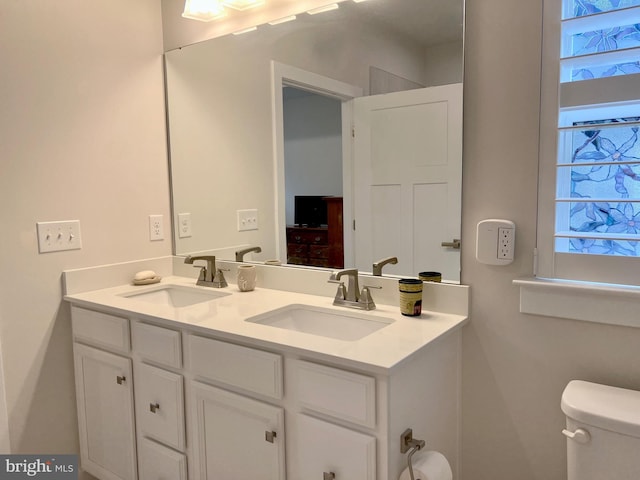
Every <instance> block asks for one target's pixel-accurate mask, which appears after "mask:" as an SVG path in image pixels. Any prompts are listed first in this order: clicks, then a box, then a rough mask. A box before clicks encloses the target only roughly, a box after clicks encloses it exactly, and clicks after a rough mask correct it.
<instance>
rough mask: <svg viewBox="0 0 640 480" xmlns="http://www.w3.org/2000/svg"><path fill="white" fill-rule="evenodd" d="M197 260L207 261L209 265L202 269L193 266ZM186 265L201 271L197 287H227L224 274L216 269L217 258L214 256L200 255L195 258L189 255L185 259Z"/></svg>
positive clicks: (198, 266)
mask: <svg viewBox="0 0 640 480" xmlns="http://www.w3.org/2000/svg"><path fill="white" fill-rule="evenodd" d="M196 260H205V261H206V262H207V265H206V266H205V267H202V266H200V265H193V262H194V261H196ZM184 263H187V264H190V265H193V266H194V267H195V268H199V269H200V276H199V277H198V281H197V282H196V285H201V286H203V287H213V288H223V287H226V286H227V281H226V280H225V278H224V273H222V270H221V269H219V268H216V257H215V256H214V255H200V256H194V257H192V256H191V255H187V257H186V258H185V259H184Z"/></svg>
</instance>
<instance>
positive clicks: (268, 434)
mask: <svg viewBox="0 0 640 480" xmlns="http://www.w3.org/2000/svg"><path fill="white" fill-rule="evenodd" d="M276 437H277V434H276V432H269V431H267V432H264V439H265V440H266V441H267V442H269V443H273V442H274V440H275V438H276Z"/></svg>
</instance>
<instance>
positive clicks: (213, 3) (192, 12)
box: [182, 0, 226, 22]
mask: <svg viewBox="0 0 640 480" xmlns="http://www.w3.org/2000/svg"><path fill="white" fill-rule="evenodd" d="M225 15H226V12H225V11H224V6H223V5H222V3H221V2H220V1H219V0H186V2H185V4H184V12H183V13H182V16H183V17H184V18H190V19H192V20H200V21H201V22H210V21H212V20H216V19H218V18H222V17H224V16H225Z"/></svg>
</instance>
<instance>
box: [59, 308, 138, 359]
mask: <svg viewBox="0 0 640 480" xmlns="http://www.w3.org/2000/svg"><path fill="white" fill-rule="evenodd" d="M71 324H72V328H73V337H74V338H75V339H76V340H80V341H85V342H89V343H93V344H96V345H100V346H103V347H107V348H113V349H116V350H119V351H121V352H128V351H129V350H130V348H131V340H130V338H129V320H127V319H126V318H122V317H116V316H114V315H108V314H106V313H101V312H95V311H93V310H87V309H85V308H80V307H75V306H71Z"/></svg>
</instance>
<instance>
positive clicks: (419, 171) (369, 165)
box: [354, 84, 462, 281]
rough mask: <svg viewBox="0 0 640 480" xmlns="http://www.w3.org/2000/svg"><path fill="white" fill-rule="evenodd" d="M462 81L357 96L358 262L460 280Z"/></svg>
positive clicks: (363, 267)
mask: <svg viewBox="0 0 640 480" xmlns="http://www.w3.org/2000/svg"><path fill="white" fill-rule="evenodd" d="M461 194H462V84H453V85H444V86H440V87H430V88H423V89H417V90H409V91H404V92H395V93H390V94H386V95H373V96H369V97H361V98H356V99H355V100H354V215H355V220H356V230H355V245H356V249H355V264H356V266H357V267H358V269H360V270H363V271H371V268H372V263H373V262H374V261H376V260H379V259H381V258H384V257H389V256H396V257H398V264H397V265H388V266H387V267H385V271H386V272H389V273H397V274H403V275H409V274H411V275H415V276H417V274H418V273H419V272H420V271H425V270H436V271H440V272H442V274H443V279H445V280H453V281H459V280H460V250H459V249H453V248H447V247H443V246H442V245H441V244H442V242H452V241H453V239H454V238H456V239H459V238H460V215H461Z"/></svg>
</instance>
